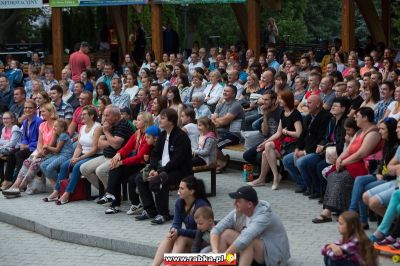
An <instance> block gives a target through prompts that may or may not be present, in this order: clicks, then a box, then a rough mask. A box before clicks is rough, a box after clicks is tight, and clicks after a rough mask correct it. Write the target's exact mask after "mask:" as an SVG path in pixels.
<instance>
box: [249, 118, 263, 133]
mask: <svg viewBox="0 0 400 266" xmlns="http://www.w3.org/2000/svg"><path fill="white" fill-rule="evenodd" d="M263 122H264V117H263V116H261V117H260V118H258V119H257V120H256V121H254V122H253V124H251V127H252V128H253V130H261V124H262V123H263Z"/></svg>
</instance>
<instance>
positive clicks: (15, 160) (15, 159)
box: [4, 149, 32, 182]
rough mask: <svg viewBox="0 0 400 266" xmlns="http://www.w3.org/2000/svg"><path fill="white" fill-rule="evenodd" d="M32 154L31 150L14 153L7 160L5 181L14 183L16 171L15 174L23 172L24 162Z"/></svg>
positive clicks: (15, 151)
mask: <svg viewBox="0 0 400 266" xmlns="http://www.w3.org/2000/svg"><path fill="white" fill-rule="evenodd" d="M31 153H32V152H31V151H30V150H29V149H24V150H14V151H12V152H11V153H10V154H9V155H8V158H7V167H6V171H5V173H4V179H5V180H7V181H11V182H13V181H14V169H15V173H17V174H18V172H19V170H21V167H22V164H23V162H24V160H25V159H27V158H28V157H29V155H31Z"/></svg>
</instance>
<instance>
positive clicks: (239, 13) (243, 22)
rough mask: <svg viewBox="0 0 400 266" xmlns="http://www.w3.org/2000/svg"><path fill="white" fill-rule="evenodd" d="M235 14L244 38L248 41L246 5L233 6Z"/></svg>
mask: <svg viewBox="0 0 400 266" xmlns="http://www.w3.org/2000/svg"><path fill="white" fill-rule="evenodd" d="M231 8H232V10H233V13H235V16H236V20H237V22H238V24H239V28H240V30H241V32H242V34H243V36H244V37H245V38H246V39H247V17H248V15H247V9H246V4H237V3H236V4H231Z"/></svg>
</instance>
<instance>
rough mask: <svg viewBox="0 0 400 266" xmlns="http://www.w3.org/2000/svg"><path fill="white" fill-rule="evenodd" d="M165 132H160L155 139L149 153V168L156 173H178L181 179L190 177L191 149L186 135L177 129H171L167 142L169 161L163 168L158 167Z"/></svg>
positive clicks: (165, 135) (191, 172)
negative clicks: (180, 174) (154, 144)
mask: <svg viewBox="0 0 400 266" xmlns="http://www.w3.org/2000/svg"><path fill="white" fill-rule="evenodd" d="M166 137H167V132H166V131H163V132H161V134H160V136H159V138H158V139H157V144H156V146H155V147H154V149H153V151H152V152H151V156H150V168H151V169H152V170H157V171H158V172H167V173H170V172H175V171H180V172H181V173H182V178H183V177H186V176H189V175H192V174H193V171H192V148H191V145H190V139H189V137H188V135H187V134H186V133H185V132H184V131H182V130H181V129H180V128H178V127H174V129H172V131H171V134H170V136H169V141H168V151H169V158H170V161H169V162H168V163H167V164H166V165H165V166H164V167H159V166H158V164H159V161H161V159H162V154H163V150H164V144H165V139H166Z"/></svg>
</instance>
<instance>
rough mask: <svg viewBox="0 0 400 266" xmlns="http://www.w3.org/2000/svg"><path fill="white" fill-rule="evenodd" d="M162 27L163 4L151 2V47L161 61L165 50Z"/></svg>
mask: <svg viewBox="0 0 400 266" xmlns="http://www.w3.org/2000/svg"><path fill="white" fill-rule="evenodd" d="M161 27H162V25H161V5H156V4H154V3H151V47H152V50H153V51H154V54H155V56H156V59H157V61H158V62H161V58H162V52H163V34H162V29H161Z"/></svg>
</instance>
